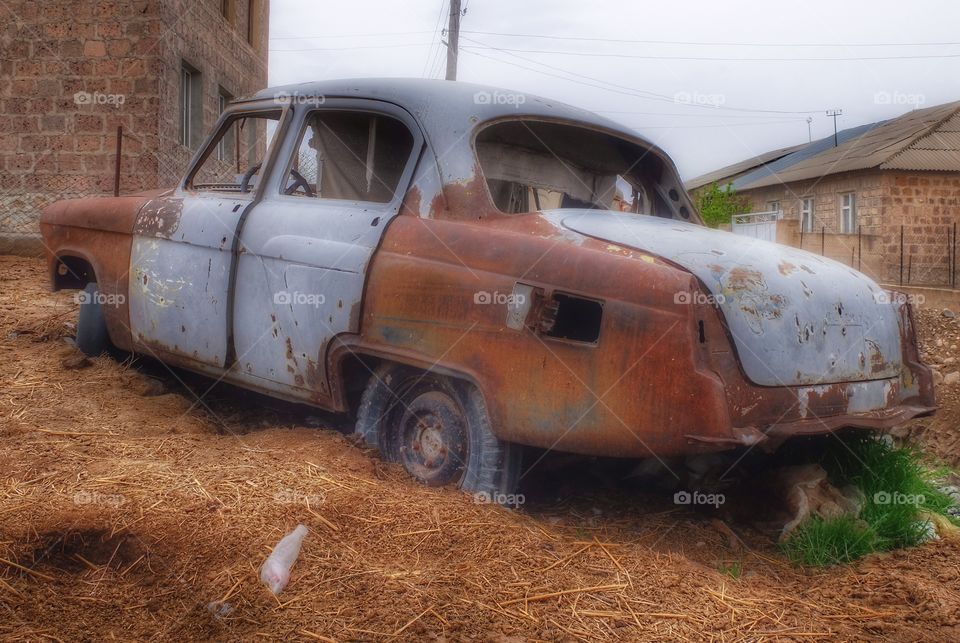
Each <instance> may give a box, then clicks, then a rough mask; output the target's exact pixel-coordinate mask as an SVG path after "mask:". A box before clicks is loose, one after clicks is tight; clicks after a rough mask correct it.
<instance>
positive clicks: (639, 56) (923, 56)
mask: <svg viewBox="0 0 960 643" xmlns="http://www.w3.org/2000/svg"><path fill="white" fill-rule="evenodd" d="M464 40H466V38H464ZM467 47H470V48H471V49H497V50H498V51H513V52H519V53H525V54H554V55H558V56H579V57H583V56H586V57H590V58H635V59H643V60H695V61H700V62H706V61H716V62H827V61H834V62H837V61H854V60H927V59H932V58H960V54H919V55H911V56H820V57H812V58H733V57H730V58H723V57H714V56H663V55H653V54H613V53H606V52H599V51H563V50H559V49H513V48H510V47H490V46H489V45H484V46H483V47H476V46H471V45H464V47H463V48H464V49H466V48H467Z"/></svg>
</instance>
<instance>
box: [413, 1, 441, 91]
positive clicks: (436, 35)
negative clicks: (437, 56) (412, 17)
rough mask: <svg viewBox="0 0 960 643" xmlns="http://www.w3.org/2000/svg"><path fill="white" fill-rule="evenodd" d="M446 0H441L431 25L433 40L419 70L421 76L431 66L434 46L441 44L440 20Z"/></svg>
mask: <svg viewBox="0 0 960 643" xmlns="http://www.w3.org/2000/svg"><path fill="white" fill-rule="evenodd" d="M446 4H447V1H446V0H441V2H440V12H439V13H438V14H437V20H436V22H435V23H434V25H433V31H432V32H431V33H432V34H433V40H431V41H430V51H428V52H427V59H426V60H425V61H424V62H423V71H422V72H420V75H421V76H425V75H426V73H427V68H428V67H431V64H430V63H431V61H432V60H433V55H434V54H433V52H434V48H435V46H437V45H439V46H441V47H442V46H443V43H442V41H440V22H441V21H442V20H443V8H444V7H445V6H446Z"/></svg>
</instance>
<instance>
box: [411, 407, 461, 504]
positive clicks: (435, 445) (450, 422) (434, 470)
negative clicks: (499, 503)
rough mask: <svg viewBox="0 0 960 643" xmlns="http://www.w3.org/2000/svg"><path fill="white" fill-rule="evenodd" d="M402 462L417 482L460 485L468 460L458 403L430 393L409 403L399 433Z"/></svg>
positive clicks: (433, 484)
mask: <svg viewBox="0 0 960 643" xmlns="http://www.w3.org/2000/svg"><path fill="white" fill-rule="evenodd" d="M396 435H397V438H398V440H399V447H400V448H399V452H400V462H401V463H402V464H403V466H404V468H405V469H406V470H407V471H408V472H409V473H410V474H411V475H412V476H414V477H415V478H417V479H418V480H420V481H422V482H424V483H426V484H428V485H431V486H439V485H446V484H450V483H454V482H459V481H460V479H461V478H462V477H463V472H464V469H465V468H466V460H467V425H466V420H465V418H464V414H463V411H462V409H461V408H460V406H459V405H458V404H457V403H456V401H455V400H454V399H453V398H452V397H451V396H449V395H447V394H446V393H443V392H440V391H429V392H426V393H422V394H420V395H417V396H416V397H414V398H413V399H412V400H411V401H410V402H409V403H408V404H406V405H405V406H404V407H403V409H402V413H401V416H400V420H399V423H398V426H397V432H396Z"/></svg>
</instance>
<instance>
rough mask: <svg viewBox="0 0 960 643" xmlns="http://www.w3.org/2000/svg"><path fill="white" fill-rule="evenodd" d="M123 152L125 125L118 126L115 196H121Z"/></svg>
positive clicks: (114, 174) (114, 172) (114, 173)
mask: <svg viewBox="0 0 960 643" xmlns="http://www.w3.org/2000/svg"><path fill="white" fill-rule="evenodd" d="M122 151H123V125H117V160H116V162H115V163H114V167H113V196H120V153H121V152H122Z"/></svg>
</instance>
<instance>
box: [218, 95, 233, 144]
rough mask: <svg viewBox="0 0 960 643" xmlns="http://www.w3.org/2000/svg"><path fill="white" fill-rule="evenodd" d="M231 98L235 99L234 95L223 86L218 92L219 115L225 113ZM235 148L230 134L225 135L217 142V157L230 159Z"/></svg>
mask: <svg viewBox="0 0 960 643" xmlns="http://www.w3.org/2000/svg"><path fill="white" fill-rule="evenodd" d="M231 100H233V95H232V94H231V93H230V92H228V91H227V90H225V89H224V88H223V87H221V88H220V91H219V92H218V93H217V114H218V115H219V114H223V113H224V112H225V111H226V110H227V106H228V105H229V104H230V101H231ZM234 149H235V146H234V140H233V139H232V138H231V137H229V136H224V137H223V138H221V139H220V142H219V143H218V144H217V159H218V160H220V161H229V160H230V158H231V157H232V156H233V150H234Z"/></svg>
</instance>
